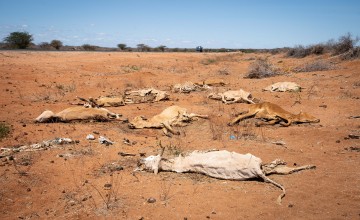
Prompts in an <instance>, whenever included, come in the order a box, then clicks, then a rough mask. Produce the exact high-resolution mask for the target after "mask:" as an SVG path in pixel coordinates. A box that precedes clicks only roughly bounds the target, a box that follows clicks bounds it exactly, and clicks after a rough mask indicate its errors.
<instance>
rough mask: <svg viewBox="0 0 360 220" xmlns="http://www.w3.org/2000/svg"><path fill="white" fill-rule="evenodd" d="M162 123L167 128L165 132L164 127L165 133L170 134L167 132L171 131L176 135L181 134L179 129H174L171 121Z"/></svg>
mask: <svg viewBox="0 0 360 220" xmlns="http://www.w3.org/2000/svg"><path fill="white" fill-rule="evenodd" d="M162 124H163V125H164V128H165V130H166V133H165V131H164V129H163V131H164V133H165V135H168V134H167V132H168V131H170V132H171V133H172V134H175V135H179V134H180V132H179V131H174V129H173V128H172V127H171V125H170V124H169V123H167V122H165V123H162Z"/></svg>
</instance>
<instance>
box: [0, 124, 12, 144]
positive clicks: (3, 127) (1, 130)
mask: <svg viewBox="0 0 360 220" xmlns="http://www.w3.org/2000/svg"><path fill="white" fill-rule="evenodd" d="M9 133H10V127H9V126H8V125H7V124H6V123H4V122H0V140H1V139H3V138H5V137H6V136H7V135H8V134H9Z"/></svg>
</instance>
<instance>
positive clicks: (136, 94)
mask: <svg viewBox="0 0 360 220" xmlns="http://www.w3.org/2000/svg"><path fill="white" fill-rule="evenodd" d="M168 99H169V94H167V92H165V91H160V90H157V89H154V88H148V89H141V90H134V91H125V103H126V104H136V103H146V102H159V101H164V100H168Z"/></svg>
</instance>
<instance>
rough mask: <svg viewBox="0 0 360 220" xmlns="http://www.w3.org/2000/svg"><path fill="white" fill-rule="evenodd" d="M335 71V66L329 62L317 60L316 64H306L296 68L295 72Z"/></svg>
mask: <svg viewBox="0 0 360 220" xmlns="http://www.w3.org/2000/svg"><path fill="white" fill-rule="evenodd" d="M332 69H335V65H334V64H332V63H331V62H329V61H325V60H316V61H314V62H310V63H306V64H305V65H302V66H298V67H295V68H294V69H293V71H294V72H297V73H300V72H315V71H326V70H332Z"/></svg>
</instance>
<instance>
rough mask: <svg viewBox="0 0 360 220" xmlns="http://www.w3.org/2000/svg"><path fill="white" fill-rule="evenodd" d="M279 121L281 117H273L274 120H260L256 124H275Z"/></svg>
mask: <svg viewBox="0 0 360 220" xmlns="http://www.w3.org/2000/svg"><path fill="white" fill-rule="evenodd" d="M277 122H279V119H273V120H270V121H266V122H265V121H260V122H256V124H255V125H256V126H257V127H259V126H261V125H274V124H276V123H277Z"/></svg>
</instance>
